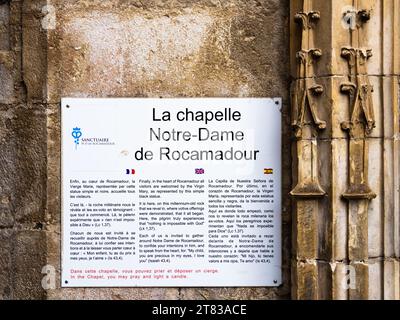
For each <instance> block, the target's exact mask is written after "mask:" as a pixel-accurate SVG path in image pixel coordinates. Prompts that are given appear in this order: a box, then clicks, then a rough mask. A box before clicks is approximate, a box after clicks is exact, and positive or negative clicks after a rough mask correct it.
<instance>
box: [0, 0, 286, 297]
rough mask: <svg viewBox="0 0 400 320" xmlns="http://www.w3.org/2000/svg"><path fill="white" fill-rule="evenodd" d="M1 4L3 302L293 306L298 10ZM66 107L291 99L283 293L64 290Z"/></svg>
mask: <svg viewBox="0 0 400 320" xmlns="http://www.w3.org/2000/svg"><path fill="white" fill-rule="evenodd" d="M0 3H1V4H0V79H1V84H2V85H1V87H0V139H1V140H0V149H1V155H0V156H1V162H0V176H1V179H0V188H1V189H0V208H1V211H0V241H1V242H0V243H1V245H0V298H44V297H46V298H49V299H60V298H61V299H64V298H65V299H76V298H85V299H94V298H104V299H195V298H196V299H230V298H232V299H233V298H234V299H280V298H289V296H290V243H291V239H290V238H291V208H290V199H289V197H288V196H286V195H288V193H289V191H290V187H291V176H290V165H291V163H290V162H291V161H290V157H288V156H287V155H288V154H290V143H289V137H290V132H289V130H290V126H289V115H288V113H289V106H288V100H289V0H285V1H282V0H227V1H219V0H175V1H173V0H171V1H158V0H149V1H136V0H105V1H104V0H103V1H100V0H92V1H86V0H53V1H44V0H30V1H27V0H26V1H22V0H12V1H0ZM61 97H283V102H284V107H283V115H284V116H283V119H284V120H283V121H284V123H283V128H284V130H283V132H282V134H283V141H284V155H285V157H284V163H283V172H285V174H284V177H283V186H284V187H283V194H284V200H283V258H284V260H283V275H284V285H283V286H281V287H279V288H274V289H271V288H210V289H205V288H170V289H157V288H154V289H149V288H125V289H61V288H60V267H61V264H60V240H61V238H60V233H61V226H60V218H61V217H60V204H61V203H60V186H61V181H60V156H61V154H60V152H61V150H60V99H61ZM46 264H47V265H52V266H54V267H55V269H56V276H57V281H56V285H57V287H56V289H53V290H47V291H44V290H43V289H42V288H41V283H40V282H41V279H42V277H43V276H44V275H43V274H41V269H42V267H43V266H45V265H46Z"/></svg>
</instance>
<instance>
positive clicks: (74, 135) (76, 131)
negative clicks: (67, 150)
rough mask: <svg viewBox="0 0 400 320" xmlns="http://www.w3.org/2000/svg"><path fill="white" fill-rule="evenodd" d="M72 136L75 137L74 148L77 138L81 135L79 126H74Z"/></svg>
mask: <svg viewBox="0 0 400 320" xmlns="http://www.w3.org/2000/svg"><path fill="white" fill-rule="evenodd" d="M72 137H73V138H74V139H75V149H76V148H77V147H78V145H79V139H80V138H81V137H82V131H81V128H74V129H73V130H72Z"/></svg>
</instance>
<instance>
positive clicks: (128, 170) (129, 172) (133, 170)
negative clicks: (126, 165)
mask: <svg viewBox="0 0 400 320" xmlns="http://www.w3.org/2000/svg"><path fill="white" fill-rule="evenodd" d="M126 174H136V170H135V169H126Z"/></svg>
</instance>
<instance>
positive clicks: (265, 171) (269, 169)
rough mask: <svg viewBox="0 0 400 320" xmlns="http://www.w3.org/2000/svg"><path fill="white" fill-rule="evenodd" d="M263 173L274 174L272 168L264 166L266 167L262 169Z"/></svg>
mask: <svg viewBox="0 0 400 320" xmlns="http://www.w3.org/2000/svg"><path fill="white" fill-rule="evenodd" d="M264 174H274V169H272V168H266V169H264Z"/></svg>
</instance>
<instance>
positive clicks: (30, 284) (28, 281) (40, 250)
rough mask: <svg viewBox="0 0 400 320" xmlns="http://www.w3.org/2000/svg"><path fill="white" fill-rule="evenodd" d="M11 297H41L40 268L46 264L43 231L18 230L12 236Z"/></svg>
mask: <svg viewBox="0 0 400 320" xmlns="http://www.w3.org/2000/svg"><path fill="white" fill-rule="evenodd" d="M13 246H14V250H13V272H12V279H13V285H14V288H13V297H14V298H15V299H43V298H45V296H46V293H45V291H44V289H43V288H42V284H41V281H42V278H43V277H44V274H42V273H41V272H42V268H43V267H44V266H45V265H46V237H45V233H44V231H29V230H27V231H18V232H17V233H16V234H15V236H14V238H13Z"/></svg>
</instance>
